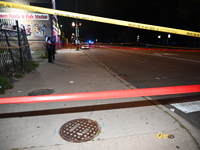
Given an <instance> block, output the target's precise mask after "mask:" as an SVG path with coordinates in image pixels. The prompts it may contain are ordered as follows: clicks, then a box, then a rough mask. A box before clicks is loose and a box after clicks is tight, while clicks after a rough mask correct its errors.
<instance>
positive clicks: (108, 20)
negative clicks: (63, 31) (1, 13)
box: [0, 1, 200, 37]
mask: <svg viewBox="0 0 200 150" xmlns="http://www.w3.org/2000/svg"><path fill="white" fill-rule="evenodd" d="M0 7H10V8H17V9H24V10H29V11H34V12H40V13H46V14H51V15H58V16H64V17H70V18H77V19H82V20H89V21H95V22H101V23H108V24H114V25H120V26H127V27H133V28H139V29H145V30H152V31H159V32H166V33H172V34H180V35H186V36H192V37H200V32H194V31H188V30H182V29H175V28H168V27H162V26H155V25H149V24H142V23H136V22H130V21H123V20H117V19H111V18H104V17H98V16H92V15H85V14H79V13H73V12H68V11H61V10H54V9H48V8H42V7H36V6H30V5H24V4H16V3H11V2H4V1H0Z"/></svg>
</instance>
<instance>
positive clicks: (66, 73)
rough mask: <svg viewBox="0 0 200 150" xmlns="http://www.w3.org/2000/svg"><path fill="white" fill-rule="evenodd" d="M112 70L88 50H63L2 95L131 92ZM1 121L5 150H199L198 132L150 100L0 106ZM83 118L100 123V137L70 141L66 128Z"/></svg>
mask: <svg viewBox="0 0 200 150" xmlns="http://www.w3.org/2000/svg"><path fill="white" fill-rule="evenodd" d="M108 70H109V69H107V68H106V66H103V65H102V64H100V63H99V62H98V61H94V59H91V57H89V56H88V55H86V54H85V53H84V51H75V49H62V50H58V51H57V54H56V60H55V61H54V63H48V62H47V61H46V60H45V61H43V62H41V63H40V67H39V68H37V70H35V71H33V72H32V73H30V74H27V75H26V76H25V77H24V78H22V79H20V80H19V81H17V82H15V86H14V88H13V89H10V90H8V91H6V93H5V94H4V95H0V97H14V96H27V95H28V94H29V93H31V92H33V91H35V90H38V91H41V90H44V89H47V90H50V91H53V94H60V93H79V92H91V91H107V90H122V89H130V87H129V86H127V84H128V83H126V82H125V81H123V80H121V79H120V78H119V77H117V76H116V75H115V74H114V73H111V72H110V71H108ZM133 88H134V87H133ZM0 117H1V118H0V150H7V149H12V150H20V149H25V150H65V149H67V150H81V149H84V150H133V149H134V150H160V149H162V150H176V149H180V150H198V149H199V145H200V131H199V130H197V129H195V128H194V127H193V126H191V125H190V124H189V123H187V122H186V121H185V120H184V119H182V118H181V117H179V116H178V115H176V114H175V113H173V112H172V111H170V110H168V109H166V108H165V107H164V106H162V105H159V104H157V103H156V101H151V100H149V98H146V97H136V98H121V99H106V100H91V101H74V102H53V103H33V104H9V105H0ZM81 118H86V119H91V120H94V121H96V122H97V123H98V124H99V126H100V127H101V132H100V133H99V135H98V136H97V137H95V138H94V139H93V140H91V141H88V142H82V143H72V142H68V141H65V140H64V139H63V138H62V137H61V136H60V135H59V130H60V128H61V126H62V125H63V124H65V123H66V122H68V121H70V120H74V119H81ZM158 133H162V134H163V135H166V134H168V135H174V138H173V139H169V138H168V137H167V138H164V137H161V138H159V137H158V136H157V135H158Z"/></svg>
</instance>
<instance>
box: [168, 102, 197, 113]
mask: <svg viewBox="0 0 200 150" xmlns="http://www.w3.org/2000/svg"><path fill="white" fill-rule="evenodd" d="M171 105H172V106H174V107H176V108H177V109H179V110H181V111H182V112H184V113H192V112H197V111H200V100H199V101H195V102H184V103H175V104H171Z"/></svg>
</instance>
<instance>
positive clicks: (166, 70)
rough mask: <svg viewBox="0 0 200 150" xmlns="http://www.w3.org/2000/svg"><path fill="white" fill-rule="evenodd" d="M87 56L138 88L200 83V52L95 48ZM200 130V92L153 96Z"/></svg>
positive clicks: (87, 51) (88, 51)
mask: <svg viewBox="0 0 200 150" xmlns="http://www.w3.org/2000/svg"><path fill="white" fill-rule="evenodd" d="M85 52H86V53H88V54H89V55H91V56H92V57H94V58H96V59H97V60H98V61H100V62H101V63H103V64H105V65H106V66H107V67H109V68H110V69H111V70H112V71H114V72H115V73H116V74H118V75H119V76H120V77H121V78H123V79H124V80H126V81H128V82H129V83H131V84H132V85H133V86H135V87H137V88H150V87H165V86H181V85H194V84H200V53H198V52H180V51H156V50H154V51H153V50H128V49H111V48H109V49H106V48H91V49H90V50H85ZM151 98H153V99H156V100H158V101H159V102H160V103H162V104H163V105H165V106H166V107H168V108H169V109H171V110H172V111H174V112H175V113H177V114H179V115H180V116H182V117H184V118H185V119H186V120H188V121H189V122H190V123H191V124H193V125H194V126H196V127H198V128H199V129H200V117H199V116H200V93H190V94H179V95H167V96H152V97H151Z"/></svg>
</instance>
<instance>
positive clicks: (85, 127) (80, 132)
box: [60, 119, 100, 143]
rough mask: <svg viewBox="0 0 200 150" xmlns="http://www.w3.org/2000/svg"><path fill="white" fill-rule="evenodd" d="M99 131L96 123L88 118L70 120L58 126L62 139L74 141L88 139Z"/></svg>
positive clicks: (92, 137)
mask: <svg viewBox="0 0 200 150" xmlns="http://www.w3.org/2000/svg"><path fill="white" fill-rule="evenodd" d="M99 133H100V127H99V125H98V123H97V122H96V121H93V120H90V119H75V120H71V121H69V122H67V123H65V124H64V125H63V126H62V127H61V128H60V136H61V137H62V138H63V139H64V140H66V141H69V142H74V143H81V142H87V141H90V140H92V139H94V138H95V137H96V136H97V135H98V134H99Z"/></svg>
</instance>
